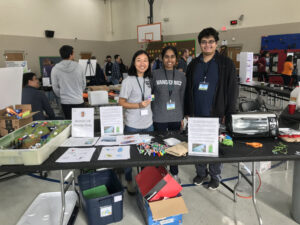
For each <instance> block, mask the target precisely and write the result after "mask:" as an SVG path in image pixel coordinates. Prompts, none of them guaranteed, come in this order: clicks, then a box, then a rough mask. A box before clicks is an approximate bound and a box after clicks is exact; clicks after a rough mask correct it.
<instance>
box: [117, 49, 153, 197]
mask: <svg viewBox="0 0 300 225" xmlns="http://www.w3.org/2000/svg"><path fill="white" fill-rule="evenodd" d="M128 75H129V76H128V77H127V78H126V79H125V80H124V81H123V83H122V87H121V91H120V96H119V105H121V106H123V108H124V112H125V115H124V120H125V128H124V132H125V133H139V132H149V131H153V125H152V123H153V121H152V111H151V106H150V103H151V86H150V79H149V78H150V75H151V69H150V66H149V55H148V54H147V52H146V51H144V50H139V51H137V52H136V53H135V54H134V55H133V57H132V61H131V65H130V68H129V71H128ZM125 179H126V181H127V191H128V193H129V194H134V193H135V188H134V185H133V182H132V168H126V169H125Z"/></svg>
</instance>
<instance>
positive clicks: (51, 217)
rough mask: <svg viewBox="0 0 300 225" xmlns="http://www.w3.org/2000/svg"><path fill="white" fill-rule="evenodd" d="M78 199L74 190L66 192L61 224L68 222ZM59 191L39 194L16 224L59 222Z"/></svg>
mask: <svg viewBox="0 0 300 225" xmlns="http://www.w3.org/2000/svg"><path fill="white" fill-rule="evenodd" d="M77 200H78V197H77V194H76V192H75V191H67V192H66V208H65V215H64V221H63V225H67V224H69V223H68V222H69V220H70V218H71V216H72V212H73V210H74V208H75V206H76V202H77ZM61 210H62V209H61V193H60V192H47V193H42V194H39V195H38V196H37V197H36V198H35V200H34V201H33V202H32V204H31V205H30V206H29V208H28V209H27V210H26V212H25V213H24V215H23V216H22V217H21V218H20V220H19V221H18V223H17V225H53V224H59V222H60V214H61Z"/></svg>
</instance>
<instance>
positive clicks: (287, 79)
mask: <svg viewBox="0 0 300 225" xmlns="http://www.w3.org/2000/svg"><path fill="white" fill-rule="evenodd" d="M281 76H282V79H283V83H284V86H289V85H290V82H291V76H289V75H284V74H282V75H281Z"/></svg>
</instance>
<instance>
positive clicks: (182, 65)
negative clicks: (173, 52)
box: [177, 49, 190, 74]
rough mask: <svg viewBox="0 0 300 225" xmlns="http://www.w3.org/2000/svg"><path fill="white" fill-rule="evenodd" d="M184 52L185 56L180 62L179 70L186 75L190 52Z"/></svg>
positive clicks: (185, 50)
mask: <svg viewBox="0 0 300 225" xmlns="http://www.w3.org/2000/svg"><path fill="white" fill-rule="evenodd" d="M182 52H183V54H182V56H181V57H180V59H179V61H178V65H177V69H178V70H179V71H181V72H184V74H185V73H186V68H187V60H188V58H189V55H190V51H189V50H188V49H184V50H183V51H182Z"/></svg>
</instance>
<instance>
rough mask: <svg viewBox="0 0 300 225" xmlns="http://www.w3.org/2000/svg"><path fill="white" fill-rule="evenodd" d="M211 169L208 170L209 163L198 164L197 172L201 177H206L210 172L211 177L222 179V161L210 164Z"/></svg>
mask: <svg viewBox="0 0 300 225" xmlns="http://www.w3.org/2000/svg"><path fill="white" fill-rule="evenodd" d="M208 168H209V170H207V164H197V165H196V172H197V176H199V177H206V176H207V175H208V174H209V175H210V177H211V179H214V180H218V181H221V170H222V163H211V164H208Z"/></svg>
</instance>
